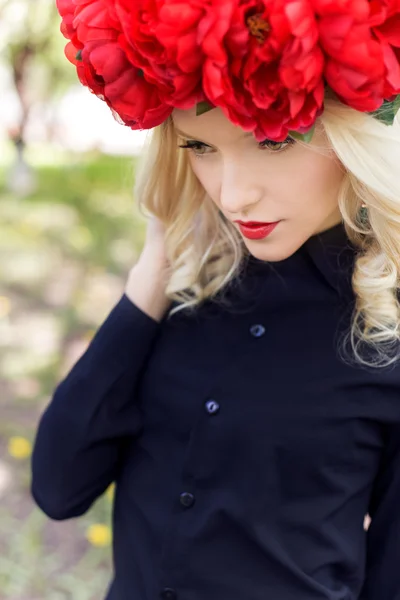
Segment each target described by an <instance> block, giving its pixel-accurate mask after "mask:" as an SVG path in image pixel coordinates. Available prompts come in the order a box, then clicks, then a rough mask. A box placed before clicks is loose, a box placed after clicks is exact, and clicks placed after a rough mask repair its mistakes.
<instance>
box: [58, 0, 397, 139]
mask: <svg viewBox="0 0 400 600" xmlns="http://www.w3.org/2000/svg"><path fill="white" fill-rule="evenodd" d="M56 2H57V7H58V11H59V13H60V15H61V17H62V24H61V31H62V33H63V35H64V36H65V37H66V38H68V39H69V40H70V42H69V43H68V44H67V46H66V49H65V53H66V56H67V58H68V59H69V60H70V61H71V62H72V63H73V64H74V65H76V68H77V72H78V77H79V79H80V81H81V83H82V84H83V85H85V86H87V87H88V88H89V89H90V90H91V91H92V92H93V93H94V94H96V95H97V96H98V97H100V98H101V99H102V100H104V101H105V102H106V103H107V104H108V106H109V107H110V108H111V109H112V111H113V114H114V116H116V117H117V118H118V117H119V120H120V121H122V123H123V124H125V125H127V126H129V127H130V128H131V129H151V128H153V127H155V126H157V125H159V124H161V123H162V122H163V121H165V120H166V119H167V118H168V116H169V115H170V114H171V112H172V110H173V109H174V108H180V109H189V108H191V107H193V106H194V105H196V106H197V114H201V113H203V112H205V111H207V110H210V109H211V108H214V107H217V106H219V107H220V108H221V110H222V111H223V113H224V114H225V115H226V116H227V118H229V119H230V121H231V122H232V123H234V124H235V125H239V126H240V127H242V128H243V129H244V130H246V131H252V132H253V133H254V136H255V138H256V139H257V141H263V140H264V139H266V138H269V139H271V140H275V141H283V140H284V139H285V138H286V137H287V136H288V135H293V136H294V137H300V138H302V139H305V140H306V141H307V140H309V139H310V138H311V135H312V131H313V126H314V123H315V120H316V118H317V117H318V116H320V115H321V114H322V112H323V107H324V96H325V91H326V89H327V88H330V89H331V90H332V91H333V92H334V93H335V95H336V96H337V97H338V98H339V99H340V100H341V101H342V102H343V103H344V104H347V105H349V106H351V107H353V108H354V109H356V110H359V111H363V112H371V113H372V114H373V115H374V116H376V117H377V118H379V119H380V120H382V121H384V122H385V123H387V124H392V123H393V120H394V117H395V114H396V112H397V110H398V108H399V107H400V0H381V1H379V0H56Z"/></svg>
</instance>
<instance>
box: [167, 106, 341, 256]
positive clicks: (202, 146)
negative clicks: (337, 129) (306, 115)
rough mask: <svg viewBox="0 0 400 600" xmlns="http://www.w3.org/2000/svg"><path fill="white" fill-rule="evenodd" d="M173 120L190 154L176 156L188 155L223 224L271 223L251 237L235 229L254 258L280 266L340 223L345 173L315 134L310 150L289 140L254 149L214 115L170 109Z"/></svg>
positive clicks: (324, 141) (220, 116)
mask: <svg viewBox="0 0 400 600" xmlns="http://www.w3.org/2000/svg"><path fill="white" fill-rule="evenodd" d="M172 118H173V123H174V126H175V129H176V131H177V133H178V136H179V138H178V139H179V142H178V143H179V145H185V144H189V146H191V147H190V148H189V149H187V148H186V149H181V150H179V151H180V152H188V153H189V160H190V164H191V167H192V169H193V171H194V173H195V175H196V176H197V178H198V180H199V181H200V183H201V184H202V186H203V188H204V189H205V191H206V192H207V193H208V195H209V196H210V198H211V199H212V201H213V202H215V204H216V205H217V206H218V208H219V210H220V211H221V212H222V213H223V214H224V215H225V217H226V218H227V219H228V220H229V221H232V222H234V221H236V220H240V221H244V222H246V221H256V222H261V223H264V224H265V223H275V222H278V224H277V225H276V226H275V227H274V228H273V229H272V231H271V227H270V228H269V229H268V228H264V229H263V230H261V231H260V230H259V235H258V236H257V234H253V235H252V234H251V232H250V233H249V232H248V231H245V230H243V229H242V228H241V227H240V226H239V224H238V223H234V226H235V227H236V228H237V229H238V230H239V231H240V233H241V235H242V237H243V241H244V243H245V245H246V246H247V248H248V250H249V252H250V253H251V254H253V256H255V257H256V258H258V259H260V260H265V261H279V260H284V259H285V258H288V257H289V256H291V255H292V254H293V253H294V252H296V250H298V248H300V247H301V246H302V245H303V244H304V243H305V242H306V241H307V239H308V238H309V237H311V236H312V235H315V234H317V233H320V232H322V231H325V230H326V229H329V228H331V227H333V226H334V225H337V224H338V223H340V222H341V214H340V211H339V208H338V191H339V188H340V184H341V182H342V179H343V177H344V169H343V168H342V166H341V164H340V162H339V160H338V159H337V157H336V155H335V154H334V153H333V151H332V150H329V149H328V143H327V139H326V136H325V134H324V133H323V131H322V129H321V128H319V130H318V127H317V128H316V131H315V133H314V136H313V140H312V143H311V144H305V143H303V142H296V141H294V140H292V139H291V138H289V140H287V141H285V142H271V141H270V140H266V141H263V142H261V143H260V142H257V141H256V139H255V138H254V136H253V134H252V133H249V132H245V131H243V130H242V129H241V128H240V127H238V126H236V125H233V123H231V122H230V121H229V119H227V118H226V117H225V115H224V114H223V113H222V111H221V110H220V109H219V108H215V109H213V110H211V111H209V112H207V113H204V114H202V115H200V116H198V117H196V112H195V108H193V109H190V110H178V109H175V110H174V111H173V114H172ZM182 132H183V133H182ZM265 234H266V235H265ZM248 235H249V236H250V238H249V237H248Z"/></svg>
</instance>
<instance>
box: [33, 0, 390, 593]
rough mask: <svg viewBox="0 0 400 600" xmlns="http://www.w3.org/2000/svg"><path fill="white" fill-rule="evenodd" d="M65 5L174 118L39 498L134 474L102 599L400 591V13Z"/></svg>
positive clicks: (102, 54)
mask: <svg viewBox="0 0 400 600" xmlns="http://www.w3.org/2000/svg"><path fill="white" fill-rule="evenodd" d="M58 7H59V10H60V13H61V15H62V17H63V25H62V31H63V33H64V34H65V35H66V37H67V38H69V40H70V43H69V44H68V46H67V50H66V53H67V56H68V57H69V58H70V60H71V61H72V62H73V63H74V64H76V66H77V70H78V74H79V77H80V79H81V81H82V83H83V84H84V85H87V86H88V87H89V88H90V89H91V90H92V91H93V92H94V93H95V94H97V95H98V96H99V97H101V98H102V99H103V100H105V101H106V102H107V103H108V105H109V106H110V107H111V109H112V110H113V112H114V114H115V115H118V117H119V119H120V120H121V121H122V122H123V123H125V124H126V125H128V126H130V127H131V128H132V129H140V128H142V129H152V128H155V130H154V135H153V136H152V138H151V141H150V144H149V146H148V148H147V150H146V153H145V155H144V158H143V161H142V163H141V169H140V172H139V173H138V174H137V180H136V195H137V198H138V200H139V201H140V204H141V206H142V207H143V208H144V209H145V211H146V212H147V214H149V215H152V218H151V219H149V224H148V229H147V237H146V242H145V245H144V248H143V251H142V253H141V256H140V258H139V260H138V262H137V264H135V265H134V266H133V267H132V269H131V271H130V273H129V276H128V278H127V283H126V288H125V292H124V294H123V296H122V297H121V298H120V299H119V301H118V303H117V304H116V305H115V306H114V308H113V309H112V310H111V312H110V314H109V316H108V317H107V319H106V320H105V322H104V323H103V324H101V326H100V327H99V329H98V331H97V333H96V335H95V337H94V339H93V340H92V342H91V344H90V346H89V347H88V349H87V350H86V352H85V353H84V354H83V356H82V357H81V358H80V359H79V360H78V361H77V362H76V364H75V365H74V366H73V368H72V369H71V371H70V372H69V373H68V374H67V375H66V377H65V379H64V380H63V381H61V382H60V384H59V385H58V386H57V388H56V390H55V392H54V395H53V397H52V399H51V401H50V403H49V405H48V407H47V408H46V410H45V412H44V414H43V415H42V417H41V420H40V423H39V427H38V432H37V437H36V440H35V447H34V453H33V459H32V471H33V472H32V494H33V497H34V499H35V501H36V502H37V504H38V505H39V507H40V508H41V509H42V510H43V511H44V512H45V513H46V514H47V515H48V516H49V517H50V518H52V519H68V518H71V517H77V516H79V515H82V514H83V513H85V512H86V511H87V510H88V509H89V508H90V506H91V505H92V503H93V502H94V500H95V499H96V498H97V497H98V496H100V495H101V494H102V493H103V492H104V491H105V490H106V488H107V487H108V486H109V485H110V483H111V482H112V481H115V482H116V495H115V505H114V512H113V526H114V543H113V550H114V565H115V573H114V577H113V581H112V582H111V585H110V588H109V590H108V593H107V600H154V599H155V598H164V599H166V600H167V599H168V600H265V599H266V598H268V599H273V600H323V599H324V600H328V599H329V600H356V599H358V600H398V599H399V598H400V569H399V564H400V563H399V560H400V511H399V505H400V391H399V390H400V388H399V385H400V374H399V367H398V359H399V345H398V342H399V322H400V319H399V302H398V295H397V290H398V279H399V268H400V260H399V251H400V208H399V207H400V204H399V201H400V200H399V199H400V184H399V180H398V166H399V165H398V162H399V148H400V125H399V123H398V121H396V120H394V117H395V113H396V110H397V99H398V96H399V94H400V66H399V62H400V54H399V48H400V35H399V31H400V7H398V4H395V2H390V1H389V0H388V1H387V2H384V3H375V2H367V1H366V2H364V3H363V2H354V1H352V0H349V1H348V2H337V3H335V2H334V1H333V0H331V1H329V2H328V1H327V0H320V1H317V0H314V1H313V2H309V1H308V0H293V1H291V0H289V1H286V2H283V1H280V0H273V1H272V0H263V1H256V0H254V1H253V0H218V1H217V0H191V1H189V2H185V3H180V2H178V0H159V1H158V2H154V1H152V0H141V1H138V2H135V3H133V2H129V1H128V0H97V1H94V0H91V1H90V0H80V1H79V2H77V1H76V0H59V1H58ZM367 514H368V515H369V517H370V518H371V523H370V526H369V528H368V529H366V528H365V527H364V518H365V516H366V515H367Z"/></svg>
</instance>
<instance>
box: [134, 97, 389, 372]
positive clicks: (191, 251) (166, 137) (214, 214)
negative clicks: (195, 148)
mask: <svg viewBox="0 0 400 600" xmlns="http://www.w3.org/2000/svg"><path fill="white" fill-rule="evenodd" d="M319 122H320V123H319V124H321V125H322V127H323V128H324V130H325V133H326V136H327V139H328V142H329V144H330V147H331V149H332V150H333V151H334V152H335V154H336V155H337V157H338V158H339V160H340V162H341V163H342V165H343V168H344V170H345V176H344V178H343V183H342V186H341V189H340V192H339V196H338V205H339V209H340V212H341V214H342V219H343V222H344V227H345V231H346V234H347V236H348V238H349V240H350V241H351V242H352V244H353V245H354V246H355V247H356V248H357V255H356V260H355V263H354V270H353V274H352V286H353V290H354V294H355V300H356V301H355V308H354V311H353V315H352V322H351V328H350V330H349V332H348V334H347V336H346V339H345V340H344V345H346V344H347V343H348V342H349V343H350V345H351V348H352V351H353V359H354V358H355V359H356V362H357V364H361V365H364V366H369V367H386V366H390V365H394V363H395V362H397V360H399V358H400V356H399V352H398V342H399V340H400V330H399V323H400V305H399V301H398V297H397V289H398V286H399V273H400V177H399V171H400V170H399V166H400V165H399V160H400V159H399V156H400V122H399V121H398V120H397V119H396V120H395V123H394V125H393V126H387V125H385V124H384V123H382V122H380V121H378V120H377V119H376V118H374V117H372V116H371V115H369V114H367V113H362V112H359V111H355V110H353V109H351V108H350V107H348V106H345V105H344V104H342V103H341V102H339V101H338V100H337V99H335V98H334V97H328V98H327V99H326V101H325V110H324V112H323V114H322V116H321V117H320V119H319ZM177 145H178V138H177V134H176V133H175V130H174V125H173V122H172V119H171V118H169V119H168V120H167V121H165V122H164V123H163V124H162V125H160V126H159V127H157V128H155V129H154V130H153V131H152V135H151V137H150V139H149V142H148V143H147V147H146V149H145V151H144V153H143V155H142V156H141V159H140V161H139V164H138V169H137V172H136V180H135V190H134V191H135V197H136V199H137V202H138V205H139V209H140V211H141V212H142V213H144V214H146V213H147V214H153V215H155V216H156V217H157V218H159V219H160V220H161V221H162V222H163V223H164V224H165V226H166V246H167V255H168V259H169V263H170V273H169V282H168V285H167V290H166V291H167V295H168V296H169V298H170V299H171V300H172V301H175V303H176V304H177V305H176V306H175V307H173V308H172V309H171V311H170V313H169V316H172V314H174V313H176V312H177V311H179V310H183V309H195V308H196V307H197V306H199V305H200V303H202V302H203V301H204V300H206V299H211V298H215V297H216V296H217V295H219V293H220V292H221V291H222V290H223V288H224V287H225V286H226V284H228V283H229V282H230V281H231V280H232V279H233V278H234V277H238V276H239V275H240V273H241V267H242V265H243V258H244V257H245V255H248V251H247V249H246V247H245V245H244V243H243V240H242V237H241V236H240V234H239V233H238V232H237V230H236V228H234V226H233V225H232V224H231V223H230V222H229V221H228V220H227V219H226V218H225V217H224V215H223V214H222V213H221V211H220V210H219V209H218V208H217V206H216V205H215V203H214V202H213V201H212V200H211V199H210V198H209V196H208V195H207V194H206V192H205V190H204V189H203V187H202V186H201V184H200V182H199V181H198V179H197V177H196V176H195V175H194V173H193V171H192V169H191V167H190V164H189V160H188V156H187V153H186V152H181V151H177ZM362 204H366V206H367V210H368V219H367V221H360V216H359V215H360V208H361V205H362ZM221 301H222V299H221ZM363 344H367V345H368V347H369V348H370V349H372V350H374V351H375V353H374V355H373V357H372V359H371V360H369V361H368V360H366V358H365V357H363V356H362V354H361V353H360V349H361V347H362V345H363Z"/></svg>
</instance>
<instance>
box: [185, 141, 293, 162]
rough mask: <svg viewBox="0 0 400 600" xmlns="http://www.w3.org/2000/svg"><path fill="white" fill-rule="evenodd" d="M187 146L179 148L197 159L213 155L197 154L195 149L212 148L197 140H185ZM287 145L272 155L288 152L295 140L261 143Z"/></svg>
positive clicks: (272, 151) (264, 142)
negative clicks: (189, 152)
mask: <svg viewBox="0 0 400 600" xmlns="http://www.w3.org/2000/svg"><path fill="white" fill-rule="evenodd" d="M185 142H186V143H185V144H182V145H180V146H179V148H183V149H187V150H189V151H191V152H192V153H193V154H194V156H195V157H196V158H203V156H205V155H206V154H211V153H210V152H204V153H203V154H201V153H198V152H195V149H196V148H197V149H198V148H210V146H207V144H204V143H203V142H197V141H195V140H185ZM266 143H269V144H277V145H279V144H285V145H284V147H283V148H281V150H277V151H274V150H272V149H270V151H271V153H272V154H281V153H282V152H285V151H286V150H288V149H289V148H290V147H291V146H293V144H295V140H294V139H293V138H291V137H287V138H286V140H284V141H283V142H274V141H273V140H264V141H263V142H259V144H260V145H261V144H266Z"/></svg>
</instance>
